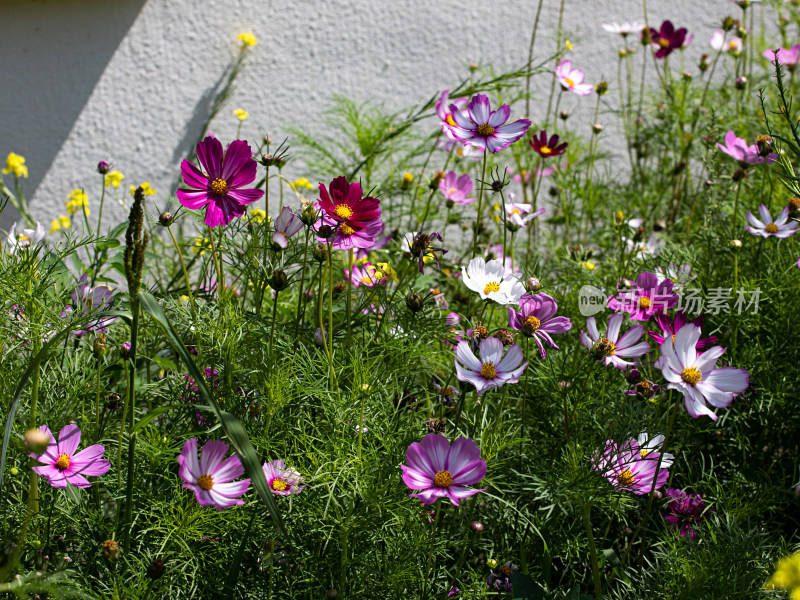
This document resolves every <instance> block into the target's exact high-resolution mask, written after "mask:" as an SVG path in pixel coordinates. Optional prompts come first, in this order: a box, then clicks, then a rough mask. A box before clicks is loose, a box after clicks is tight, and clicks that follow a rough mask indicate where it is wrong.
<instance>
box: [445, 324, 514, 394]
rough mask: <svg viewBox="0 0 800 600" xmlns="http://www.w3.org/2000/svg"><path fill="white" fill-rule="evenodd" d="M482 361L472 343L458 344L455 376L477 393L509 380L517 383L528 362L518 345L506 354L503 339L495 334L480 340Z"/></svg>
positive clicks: (479, 352)
mask: <svg viewBox="0 0 800 600" xmlns="http://www.w3.org/2000/svg"><path fill="white" fill-rule="evenodd" d="M478 354H480V360H479V359H478V357H476V356H475V354H474V353H473V352H472V349H471V348H470V346H469V343H468V342H466V341H463V340H462V341H460V342H459V343H458V345H457V346H456V357H455V359H454V363H455V366H456V378H457V379H458V380H459V381H466V382H469V383H471V384H472V385H474V386H475V391H476V392H477V393H478V396H480V395H481V394H483V393H484V392H485V391H486V390H490V389H492V388H495V387H502V386H503V385H505V384H506V383H517V382H518V381H519V378H520V377H521V376H522V372H523V371H524V370H525V367H527V366H528V362H527V361H525V362H524V363H523V362H522V361H523V360H524V357H523V356H522V348H520V347H519V345H514V346H511V347H510V348H509V349H508V352H506V355H505V357H504V356H503V342H501V341H500V340H498V339H497V338H495V337H488V338H486V339H484V340H481V343H480V346H479V348H478Z"/></svg>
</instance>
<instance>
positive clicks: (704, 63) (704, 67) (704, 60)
mask: <svg viewBox="0 0 800 600" xmlns="http://www.w3.org/2000/svg"><path fill="white" fill-rule="evenodd" d="M710 66H711V65H710V64H709V63H708V54H703V55H702V56H701V57H700V62H699V63H697V68H698V69H700V72H701V73H705V72H706V71H708V67H710Z"/></svg>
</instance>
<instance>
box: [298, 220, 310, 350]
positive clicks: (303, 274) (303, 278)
mask: <svg viewBox="0 0 800 600" xmlns="http://www.w3.org/2000/svg"><path fill="white" fill-rule="evenodd" d="M310 231H311V228H309V227H306V241H305V246H304V247H303V268H302V270H301V271H300V294H299V295H298V296H297V315H296V316H295V319H294V347H295V348H297V341H298V337H297V336H298V334H299V333H300V309H301V307H302V306H303V285H304V284H305V282H306V262H307V261H308V236H309V232H310ZM312 285H313V282H312Z"/></svg>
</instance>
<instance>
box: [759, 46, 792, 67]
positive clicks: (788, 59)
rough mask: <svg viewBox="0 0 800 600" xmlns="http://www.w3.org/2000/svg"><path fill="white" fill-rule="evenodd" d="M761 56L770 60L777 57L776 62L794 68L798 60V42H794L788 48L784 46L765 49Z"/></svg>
mask: <svg viewBox="0 0 800 600" xmlns="http://www.w3.org/2000/svg"><path fill="white" fill-rule="evenodd" d="M763 56H764V58H766V59H767V60H769V61H770V62H771V61H774V60H775V58H776V57H777V59H778V63H780V64H782V65H783V66H785V67H787V68H789V69H791V70H794V68H795V67H796V66H797V63H798V62H800V44H795V45H794V46H792V47H791V48H789V49H788V50H787V49H786V48H776V49H775V50H765V51H764V54H763Z"/></svg>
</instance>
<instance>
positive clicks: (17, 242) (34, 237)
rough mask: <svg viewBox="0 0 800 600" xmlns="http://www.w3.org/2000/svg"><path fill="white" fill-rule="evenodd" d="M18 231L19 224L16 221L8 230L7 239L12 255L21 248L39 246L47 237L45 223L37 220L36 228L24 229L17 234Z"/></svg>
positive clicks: (9, 251)
mask: <svg viewBox="0 0 800 600" xmlns="http://www.w3.org/2000/svg"><path fill="white" fill-rule="evenodd" d="M16 231H17V224H16V223H14V224H13V225H12V226H11V230H10V231H9V232H8V239H7V240H6V244H7V246H8V253H9V254H12V255H13V254H16V253H17V250H19V249H23V250H24V249H25V248H30V247H31V246H37V245H38V244H39V243H40V242H41V241H43V240H44V239H45V238H46V237H47V232H46V231H45V229H44V225H42V224H41V223H39V221H36V229H22V231H20V234H19V236H18V235H17V234H16Z"/></svg>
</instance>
